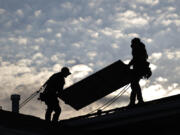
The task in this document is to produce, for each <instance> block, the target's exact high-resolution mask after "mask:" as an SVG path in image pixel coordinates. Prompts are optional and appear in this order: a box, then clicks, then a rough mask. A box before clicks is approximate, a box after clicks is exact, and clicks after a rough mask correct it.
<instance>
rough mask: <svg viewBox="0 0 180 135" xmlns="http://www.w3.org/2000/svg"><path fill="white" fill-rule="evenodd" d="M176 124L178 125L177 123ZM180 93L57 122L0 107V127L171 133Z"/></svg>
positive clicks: (179, 118)
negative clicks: (141, 103)
mask: <svg viewBox="0 0 180 135" xmlns="http://www.w3.org/2000/svg"><path fill="white" fill-rule="evenodd" d="M177 123H178V124H177ZM179 123H180V95H175V96H171V97H166V98H161V99H157V100H153V101H149V102H146V103H144V104H143V105H136V106H134V107H121V108H116V109H113V110H108V111H104V112H98V113H94V114H88V115H84V116H79V117H75V118H71V119H67V120H62V121H60V122H59V123H56V124H53V123H47V122H45V121H44V120H42V119H40V118H37V117H34V116H29V115H23V114H17V113H12V112H9V111H4V110H0V130H1V131H3V132H6V131H7V132H8V131H9V132H10V131H11V132H12V131H13V130H16V132H18V134H20V133H22V134H23V133H28V134H31V133H32V134H33V135H34V134H39V135H41V134H43V135H44V134H52V133H54V134H60V133H61V134H62V133H66V134H67V133H78V134H84V133H86V134H94V133H102V132H111V133H112V132H113V131H114V132H122V133H126V134H127V133H144V130H145V131H146V132H148V133H173V132H174V133H175V132H179Z"/></svg>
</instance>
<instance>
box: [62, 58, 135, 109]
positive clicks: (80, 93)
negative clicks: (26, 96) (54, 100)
mask: <svg viewBox="0 0 180 135" xmlns="http://www.w3.org/2000/svg"><path fill="white" fill-rule="evenodd" d="M131 74H132V73H131V70H130V69H129V68H128V66H127V65H126V64H124V63H123V62H122V61H121V60H118V61H116V62H114V63H112V64H111V65H109V66H107V67H105V68H103V69H101V70H99V71H98V72H96V73H94V74H92V75H90V76H88V77H86V78H85V79H83V80H81V81H79V82H77V83H75V84H73V85H71V86H70V87H68V88H66V89H64V91H63V93H62V95H61V97H60V98H61V99H62V100H63V101H64V102H65V103H66V104H69V105H70V106H71V107H73V108H74V109H76V110H79V109H82V108H83V107H85V106H87V105H89V104H91V103H93V102H95V101H97V100H99V99H101V98H103V97H105V96H106V95H108V94H110V93H112V92H114V91H116V90H117V89H119V88H121V87H123V86H125V85H126V84H128V83H130V80H131Z"/></svg>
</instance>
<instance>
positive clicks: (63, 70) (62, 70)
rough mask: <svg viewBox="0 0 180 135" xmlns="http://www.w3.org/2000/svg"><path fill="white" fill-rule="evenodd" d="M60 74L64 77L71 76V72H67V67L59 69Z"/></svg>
mask: <svg viewBox="0 0 180 135" xmlns="http://www.w3.org/2000/svg"><path fill="white" fill-rule="evenodd" d="M61 72H62V73H64V74H66V75H70V74H71V72H70V71H69V69H68V68H67V67H63V68H62V69H61Z"/></svg>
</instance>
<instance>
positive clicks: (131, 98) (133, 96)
mask: <svg viewBox="0 0 180 135" xmlns="http://www.w3.org/2000/svg"><path fill="white" fill-rule="evenodd" d="M135 100H136V89H135V82H131V95H130V103H129V105H130V106H133V105H135Z"/></svg>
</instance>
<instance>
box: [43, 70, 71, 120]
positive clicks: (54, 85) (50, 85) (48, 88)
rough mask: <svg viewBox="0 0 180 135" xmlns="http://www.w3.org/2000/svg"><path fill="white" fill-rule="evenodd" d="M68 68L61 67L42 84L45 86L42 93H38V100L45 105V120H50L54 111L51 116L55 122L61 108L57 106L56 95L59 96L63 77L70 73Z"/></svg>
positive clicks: (62, 85) (63, 80)
mask: <svg viewBox="0 0 180 135" xmlns="http://www.w3.org/2000/svg"><path fill="white" fill-rule="evenodd" d="M70 74H71V73H70V72H69V69H68V68H67V67H63V68H62V69H61V72H58V73H55V74H53V75H52V76H51V77H50V78H49V79H48V80H47V81H46V83H45V84H44V85H43V86H44V87H45V89H44V91H43V93H41V94H40V100H42V101H44V102H45V104H46V105H47V110H46V114H45V119H46V121H51V114H52V112H53V111H54V112H55V113H54V115H53V118H52V121H53V122H57V121H58V119H59V115H60V113H61V108H60V106H59V100H58V97H60V95H61V93H62V90H63V87H64V84H65V78H66V77H67V76H68V75H70Z"/></svg>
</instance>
